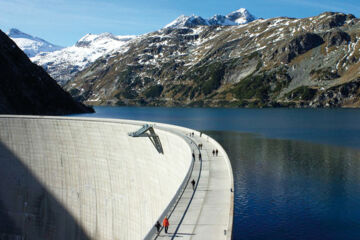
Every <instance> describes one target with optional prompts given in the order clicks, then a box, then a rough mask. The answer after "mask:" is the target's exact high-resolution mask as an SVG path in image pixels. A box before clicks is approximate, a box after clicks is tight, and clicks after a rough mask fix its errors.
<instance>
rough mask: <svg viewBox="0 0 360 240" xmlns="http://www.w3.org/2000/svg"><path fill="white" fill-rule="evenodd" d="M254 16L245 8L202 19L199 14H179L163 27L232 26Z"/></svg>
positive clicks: (253, 18)
mask: <svg viewBox="0 0 360 240" xmlns="http://www.w3.org/2000/svg"><path fill="white" fill-rule="evenodd" d="M255 19H256V18H255V17H254V16H253V15H251V14H250V13H249V11H248V10H246V9H245V8H240V9H239V10H236V11H234V12H231V13H229V14H228V15H226V16H223V15H215V16H213V17H212V18H210V19H204V18H202V17H200V16H196V15H192V16H184V15H181V16H180V17H178V18H177V19H175V20H174V21H172V22H171V23H169V24H167V25H166V26H165V28H187V27H189V28H192V27H196V26H229V25H230V26H232V25H241V24H246V23H249V22H252V21H254V20H255Z"/></svg>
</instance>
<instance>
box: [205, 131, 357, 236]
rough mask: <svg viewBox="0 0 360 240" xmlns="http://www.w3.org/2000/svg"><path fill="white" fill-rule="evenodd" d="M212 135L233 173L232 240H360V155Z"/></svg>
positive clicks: (297, 143) (247, 137) (258, 138)
mask: <svg viewBox="0 0 360 240" xmlns="http://www.w3.org/2000/svg"><path fill="white" fill-rule="evenodd" d="M208 134H209V135H210V136H212V137H214V138H215V139H216V140H218V141H219V142H221V144H222V145H223V147H224V148H225V150H226V151H227V153H228V154H229V157H230V159H231V163H232V167H233V171H234V181H235V209H234V210H235V211H234V232H233V236H234V239H360V205H359V202H360V187H359V186H360V185H359V184H360V176H359V172H360V171H359V170H360V151H359V150H356V149H351V148H345V147H334V146H329V145H321V144H313V143H307V142H301V141H294V140H278V139H268V138H264V137H261V136H259V135H252V134H241V133H237V132H223V131H211V132H208Z"/></svg>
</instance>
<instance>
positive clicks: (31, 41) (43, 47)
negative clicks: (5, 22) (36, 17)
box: [7, 28, 63, 58]
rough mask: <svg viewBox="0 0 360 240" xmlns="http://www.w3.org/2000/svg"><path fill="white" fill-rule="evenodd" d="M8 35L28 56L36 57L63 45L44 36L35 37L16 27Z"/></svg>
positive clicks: (58, 48)
mask: <svg viewBox="0 0 360 240" xmlns="http://www.w3.org/2000/svg"><path fill="white" fill-rule="evenodd" d="M7 35H8V36H9V37H10V38H11V39H12V40H13V41H14V42H15V43H16V45H18V46H19V48H20V49H22V50H23V51H24V52H25V54H26V55H27V56H28V57H30V58H31V57H34V56H35V55H37V54H39V53H41V52H53V51H57V50H60V49H62V48H63V47H61V46H57V45H55V44H52V43H50V42H48V41H46V40H44V39H42V38H39V37H34V36H32V35H30V34H27V33H24V32H22V31H20V30H19V29H16V28H11V29H10V30H9V31H8V32H7Z"/></svg>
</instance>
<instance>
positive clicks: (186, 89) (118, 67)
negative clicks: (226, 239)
mask: <svg viewBox="0 0 360 240" xmlns="http://www.w3.org/2000/svg"><path fill="white" fill-rule="evenodd" d="M359 29H360V20H359V19H358V18H356V17H355V16H354V15H351V14H343V13H333V12H325V13H322V14H319V15H318V16H314V17H310V18H303V19H294V18H286V17H279V18H272V19H257V20H255V21H252V22H250V23H247V24H244V25H234V26H208V25H197V26H189V27H181V28H163V29H160V30H158V31H155V32H152V33H149V34H145V35H142V36H139V37H138V38H137V39H135V40H134V41H132V42H131V43H129V44H128V45H127V50H126V51H122V52H118V53H116V52H114V53H113V54H111V55H109V56H104V57H102V58H100V59H98V60H97V61H95V62H94V63H93V64H92V65H91V66H89V67H88V68H86V69H84V70H83V71H82V72H80V73H79V74H77V75H76V77H75V79H74V80H72V81H71V82H69V83H68V84H66V85H65V89H67V90H68V91H70V93H71V94H72V95H73V96H74V97H76V98H77V99H79V100H82V101H85V102H86V103H88V104H93V105H150V106H209V107H276V106H287V107H338V106H360V101H359V99H360V97H359V93H358V91H357V86H358V82H360V74H359V67H360V63H359V58H360V56H359V55H360V53H359V48H360V41H359V39H360V32H359Z"/></svg>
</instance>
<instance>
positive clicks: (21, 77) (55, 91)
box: [0, 31, 93, 115]
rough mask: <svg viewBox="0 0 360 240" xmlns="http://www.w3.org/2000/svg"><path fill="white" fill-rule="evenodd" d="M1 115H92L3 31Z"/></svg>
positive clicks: (0, 38) (0, 48)
mask: <svg viewBox="0 0 360 240" xmlns="http://www.w3.org/2000/svg"><path fill="white" fill-rule="evenodd" d="M0 72H1V77H0V113H1V114H34V115H62V114H71V113H84V112H92V111H93V110H92V109H91V108H89V107H86V106H85V105H83V104H81V103H78V102H75V101H74V100H73V99H72V97H71V96H70V94H68V93H67V92H65V91H64V90H63V89H62V88H61V87H60V86H59V85H58V84H57V83H56V82H55V81H54V80H53V79H52V78H51V77H50V76H49V75H48V74H47V73H46V72H45V71H44V70H43V69H42V68H41V67H39V66H37V65H35V64H33V63H32V62H31V61H30V60H29V58H28V57H27V56H26V55H25V53H23V52H22V51H21V50H20V49H19V48H18V47H17V46H16V44H15V43H14V42H13V41H12V40H11V39H10V38H9V37H8V36H7V35H6V34H5V33H3V32H2V31H0Z"/></svg>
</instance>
